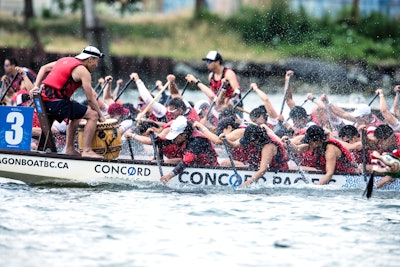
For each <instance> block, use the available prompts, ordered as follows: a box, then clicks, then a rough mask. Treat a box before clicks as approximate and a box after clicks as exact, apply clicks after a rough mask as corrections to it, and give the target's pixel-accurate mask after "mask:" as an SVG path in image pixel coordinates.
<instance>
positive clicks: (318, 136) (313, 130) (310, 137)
mask: <svg viewBox="0 0 400 267" xmlns="http://www.w3.org/2000/svg"><path fill="white" fill-rule="evenodd" d="M325 140H326V134H325V131H324V129H322V128H321V127H319V126H318V125H311V126H310V127H308V129H307V131H306V135H305V136H304V138H303V139H302V140H301V142H302V143H303V144H309V143H310V142H312V141H325Z"/></svg>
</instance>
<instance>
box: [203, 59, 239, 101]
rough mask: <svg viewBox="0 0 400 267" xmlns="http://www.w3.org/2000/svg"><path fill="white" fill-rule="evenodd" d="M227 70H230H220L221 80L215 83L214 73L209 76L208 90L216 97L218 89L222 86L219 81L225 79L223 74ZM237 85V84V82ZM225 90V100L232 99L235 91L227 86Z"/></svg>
mask: <svg viewBox="0 0 400 267" xmlns="http://www.w3.org/2000/svg"><path fill="white" fill-rule="evenodd" d="M229 69H230V68H225V67H224V69H223V70H222V76H221V79H220V80H218V81H216V80H215V79H214V73H213V74H212V75H211V79H210V88H211V90H212V91H213V92H214V94H215V95H217V93H218V90H219V88H221V85H222V82H221V80H222V79H223V78H224V77H225V73H226V71H227V70H229ZM238 83H239V82H238ZM225 90H226V91H225V98H228V99H230V98H232V96H233V94H234V91H235V89H234V88H232V87H231V86H230V85H228V86H227V87H226V88H225Z"/></svg>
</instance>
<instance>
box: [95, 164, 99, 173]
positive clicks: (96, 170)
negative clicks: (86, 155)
mask: <svg viewBox="0 0 400 267" xmlns="http://www.w3.org/2000/svg"><path fill="white" fill-rule="evenodd" d="M98 167H100V165H99V164H97V165H96V166H94V171H95V172H97V173H100V171H99V169H98Z"/></svg>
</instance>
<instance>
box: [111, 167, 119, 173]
mask: <svg viewBox="0 0 400 267" xmlns="http://www.w3.org/2000/svg"><path fill="white" fill-rule="evenodd" d="M111 173H117V174H119V167H114V166H111Z"/></svg>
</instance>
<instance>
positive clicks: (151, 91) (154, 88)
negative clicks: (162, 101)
mask: <svg viewBox="0 0 400 267" xmlns="http://www.w3.org/2000/svg"><path fill="white" fill-rule="evenodd" d="M157 88H158V85H156V86H154V87H153V89H151V90H150V93H153V92H154V91H155V90H156V89H157Z"/></svg>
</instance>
